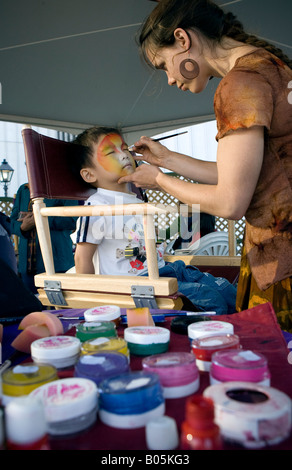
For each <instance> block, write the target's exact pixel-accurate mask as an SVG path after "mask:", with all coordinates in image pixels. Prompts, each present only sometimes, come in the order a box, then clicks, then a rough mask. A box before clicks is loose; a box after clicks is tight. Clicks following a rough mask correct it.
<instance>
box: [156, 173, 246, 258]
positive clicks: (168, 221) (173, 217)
mask: <svg viewBox="0 0 292 470" xmlns="http://www.w3.org/2000/svg"><path fill="white" fill-rule="evenodd" d="M179 178H180V179H182V180H185V178H183V177H179ZM188 181H191V180H188ZM147 197H148V202H150V203H153V204H163V205H166V206H167V205H171V206H176V207H177V212H176V213H174V214H166V215H164V214H163V215H156V216H155V219H154V220H155V226H156V228H157V230H158V233H166V234H167V236H166V241H167V242H168V241H170V240H171V239H173V238H176V234H175V233H173V230H171V233H169V230H167V229H169V228H170V226H171V225H172V226H173V227H175V226H178V217H179V215H180V202H179V200H178V199H177V198H175V197H173V196H171V195H169V194H166V193H163V192H161V191H154V190H147ZM215 227H216V230H218V231H225V232H228V219H224V218H222V217H216V218H215ZM244 227H245V219H244V218H243V219H240V220H238V221H235V238H236V254H237V255H240V254H241V249H242V242H243V236H244Z"/></svg>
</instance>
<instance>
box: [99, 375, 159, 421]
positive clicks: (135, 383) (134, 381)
mask: <svg viewBox="0 0 292 470" xmlns="http://www.w3.org/2000/svg"><path fill="white" fill-rule="evenodd" d="M99 391H100V395H99V417H100V419H101V421H102V422H103V423H105V424H107V425H108V426H112V427H114V428H120V429H135V428H140V427H144V426H146V424H147V423H148V422H149V421H150V420H152V419H154V418H157V417H160V416H163V415H164V412H165V401H164V397H163V391H162V387H161V384H160V380H159V377H158V375H157V374H152V373H150V372H145V371H138V372H128V373H126V374H121V375H118V376H115V377H111V378H109V379H106V380H104V381H103V382H101V383H100V385H99Z"/></svg>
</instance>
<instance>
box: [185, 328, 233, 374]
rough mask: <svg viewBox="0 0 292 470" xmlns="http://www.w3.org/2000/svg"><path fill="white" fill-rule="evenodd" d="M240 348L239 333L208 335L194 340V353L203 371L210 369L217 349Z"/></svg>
mask: <svg viewBox="0 0 292 470" xmlns="http://www.w3.org/2000/svg"><path fill="white" fill-rule="evenodd" d="M239 348H240V340H239V337H238V336H237V335H229V334H227V335H219V336H207V337H203V338H199V339H194V340H193V341H192V353H193V354H194V356H195V358H196V363H197V366H198V368H199V370H202V371H209V370H210V367H211V361H212V356H213V354H215V353H216V352H217V351H223V350H227V349H239Z"/></svg>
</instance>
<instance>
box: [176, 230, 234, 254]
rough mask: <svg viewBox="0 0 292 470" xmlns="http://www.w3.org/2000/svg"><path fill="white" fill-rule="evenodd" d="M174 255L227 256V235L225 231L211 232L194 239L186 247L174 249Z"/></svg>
mask: <svg viewBox="0 0 292 470" xmlns="http://www.w3.org/2000/svg"><path fill="white" fill-rule="evenodd" d="M175 254H176V255H180V254H182V255H197V256H198V255H204V256H205V255H206V256H228V255H229V236H228V233H227V232H212V233H208V234H207V235H205V236H204V237H202V238H200V239H199V240H197V241H195V242H194V243H193V244H191V245H190V246H189V247H187V248H182V249H180V250H176V251H175Z"/></svg>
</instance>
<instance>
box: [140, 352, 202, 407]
mask: <svg viewBox="0 0 292 470" xmlns="http://www.w3.org/2000/svg"><path fill="white" fill-rule="evenodd" d="M142 367H143V370H145V371H148V372H153V373H156V374H158V375H159V378H160V383H161V385H162V388H163V395H164V397H165V398H180V397H185V396H188V395H191V394H192V393H195V392H196V391H197V390H198V388H199V386H200V377H199V371H198V368H197V365H196V358H195V357H194V355H193V354H191V353H184V352H175V353H167V352H166V353H164V354H157V355H154V356H149V357H146V358H144V359H143V360H142Z"/></svg>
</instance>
